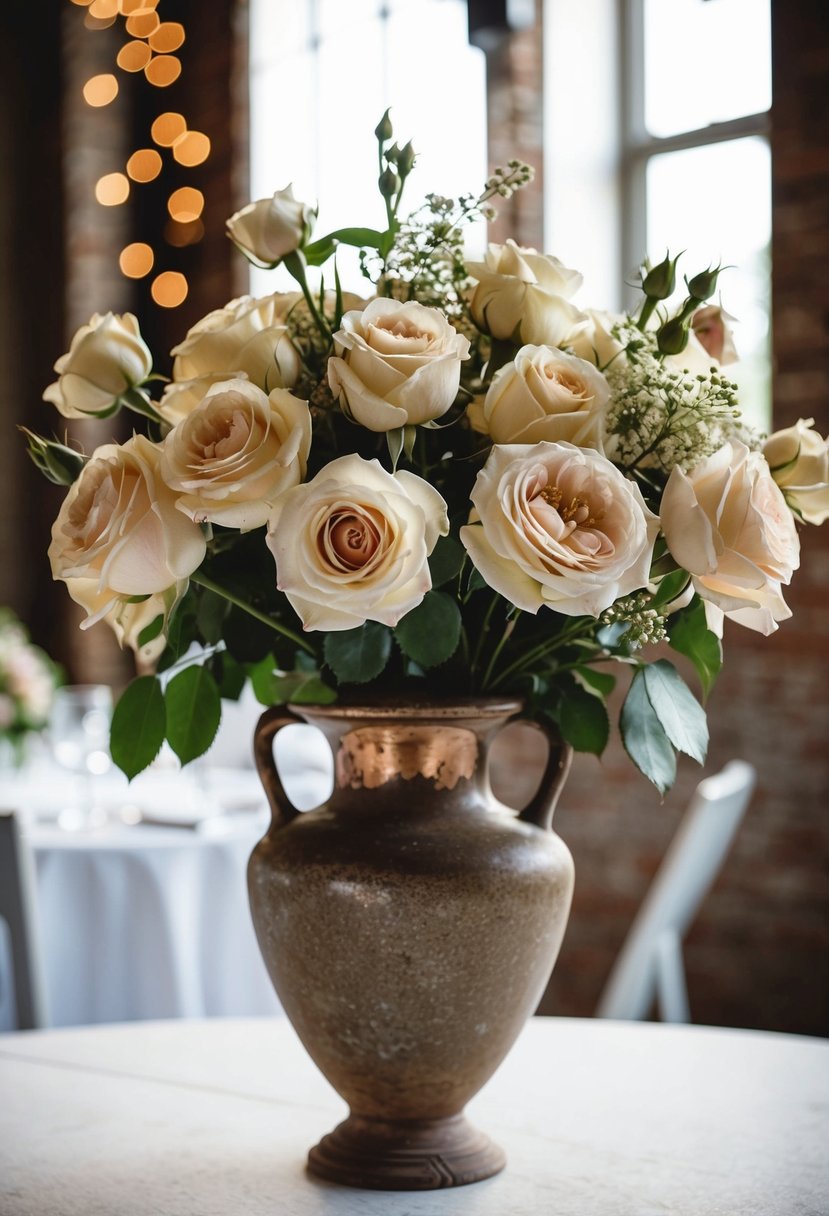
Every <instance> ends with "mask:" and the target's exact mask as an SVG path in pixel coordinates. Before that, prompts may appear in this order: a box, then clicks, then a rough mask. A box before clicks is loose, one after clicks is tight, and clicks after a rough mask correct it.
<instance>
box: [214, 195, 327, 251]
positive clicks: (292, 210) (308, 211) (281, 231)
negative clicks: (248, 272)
mask: <svg viewBox="0 0 829 1216" xmlns="http://www.w3.org/2000/svg"><path fill="white" fill-rule="evenodd" d="M316 218H317V209H316V208H315V207H311V206H309V204H308V203H303V202H300V201H299V199H295V198H294V188H293V184H291V185H289V186H286V187H285V189H284V190H277V192H276V194H274V196H273V198H260V199H259V200H258V201H257V202H255V203H248V205H247V206H246V207H243V208H242V210H241V211H237V212H236V214H235V215H232V216H231V217H230V219H229V220H228V221H227V230H228V232H229V234H230V237H231V240H233V241H235V242H236V244H237V245H239V246H240V247H241V248H242V249H243V250H244V252H245V253H248V254H250V255H251V256H252V257H254V258H257V259H258V260H259V261H260V262H264V263H265V264H266V265H268V266H275V265H276V264H277V262H280V261H281V260H282V258H284V257H285V255H286V254H288V253H293V252H294V250H295V249H300V248H301V247H302V246H303V245H304V244H305V242H306V241H307V240H308V237H309V236H310V235H311V229H312V228H313V226H314V220H315V219H316Z"/></svg>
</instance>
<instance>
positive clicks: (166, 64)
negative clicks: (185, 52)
mask: <svg viewBox="0 0 829 1216" xmlns="http://www.w3.org/2000/svg"><path fill="white" fill-rule="evenodd" d="M144 75H145V76H146V77H147V80H149V82H150V84H154V85H155V87H156V88H157V89H166V88H167V86H168V85H171V84H172V83H173V81H174V80H178V78H179V76H180V75H181V60H180V59H177V58H176V56H175V55H156V56H155V57H154V58H153V59H151V60H150V62H149V63H148V64H147V66H146V67H145V68H144Z"/></svg>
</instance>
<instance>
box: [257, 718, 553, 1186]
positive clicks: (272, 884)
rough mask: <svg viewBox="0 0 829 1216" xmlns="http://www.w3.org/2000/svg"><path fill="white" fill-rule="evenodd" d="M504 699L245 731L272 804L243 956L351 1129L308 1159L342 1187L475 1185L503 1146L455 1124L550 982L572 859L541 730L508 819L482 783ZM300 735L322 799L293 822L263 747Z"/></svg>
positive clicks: (269, 721) (492, 1168)
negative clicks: (321, 781)
mask: <svg viewBox="0 0 829 1216" xmlns="http://www.w3.org/2000/svg"><path fill="white" fill-rule="evenodd" d="M520 708H521V707H520V704H519V703H517V702H513V701H494V700H490V701H486V700H481V701H475V702H469V703H466V704H456V705H435V706H425V705H418V706H413V707H409V708H407V707H405V706H375V707H365V708H360V707H352V706H349V707H343V706H331V707H313V708H312V707H305V706H303V707H293V708H276V709H272V710H268V711H267V712H266V713H265V714H263V716H262V718H261V720H260V722H259V725H258V727H257V731H256V739H255V750H256V758H257V765H258V767H259V771H260V775H261V776H262V779H263V783H264V785H265V789H266V792H267V793H268V798H269V801H270V803H271V808H272V811H273V822H272V826H271V828H270V830H269V831H268V833H267V835H266V836H265V837H264V839H263V840H262V841H260V843H259V844H258V845H257V846H256V848H255V849H254V851H253V854H252V856H251V859H250V865H249V869H248V883H249V890H250V900H251V909H252V913H253V921H254V925H255V927H256V933H257V936H258V939H259V945H260V947H261V950H262V954H263V956H264V959H265V962H266V964H267V967H268V970H269V972H270V975H271V979H272V980H273V983H274V986H275V988H276V990H277V993H278V994H279V998H280V1000H281V1001H282V1004H283V1005H284V1007H285V1010H286V1012H287V1014H288V1017H289V1018H290V1019H291V1021H292V1023H293V1025H294V1027H295V1029H296V1031H297V1033H298V1034H299V1037H300V1038H301V1040H302V1042H303V1043H304V1045H305V1047H306V1048H307V1050H308V1052H309V1054H310V1055H311V1057H312V1058H313V1059H314V1061H315V1062H316V1064H317V1065H318V1066H319V1068H320V1069H321V1070H322V1072H323V1073H324V1074H325V1076H326V1077H327V1078H328V1079H329V1081H330V1082H331V1083H332V1085H333V1086H334V1087H335V1088H336V1089H337V1090H338V1092H339V1093H340V1094H341V1095H342V1097H343V1098H344V1099H345V1100H346V1102H347V1103H348V1105H349V1107H350V1108H351V1116H350V1118H349V1119H348V1120H346V1122H345V1123H343V1124H341V1125H340V1127H339V1128H337V1129H336V1130H335V1131H334V1132H333V1133H332V1134H331V1135H329V1136H326V1137H324V1139H323V1141H322V1142H321V1143H320V1145H318V1146H317V1147H316V1148H315V1149H312V1150H311V1154H310V1158H309V1168H310V1169H311V1171H312V1172H314V1173H316V1174H318V1175H320V1176H322V1177H325V1178H328V1179H331V1180H334V1181H339V1182H344V1183H347V1184H350V1185H354V1186H368V1187H379V1188H387V1189H429V1188H432V1187H440V1186H454V1185H459V1184H463V1183H467V1182H473V1181H477V1180H478V1179H480V1178H485V1177H489V1176H490V1175H491V1174H493V1173H496V1172H497V1171H498V1170H499V1169H501V1168H502V1167H503V1164H504V1158H503V1154H502V1153H501V1151H500V1149H498V1148H497V1147H496V1146H495V1145H493V1144H492V1143H491V1142H490V1141H488V1140H487V1139H486V1137H484V1136H482V1135H481V1134H480V1133H478V1132H476V1131H475V1130H474V1129H472V1128H471V1127H470V1126H469V1124H468V1123H467V1122H466V1120H465V1119H464V1118H463V1115H462V1112H463V1108H464V1106H465V1104H466V1102H468V1100H469V1099H470V1098H471V1097H472V1096H473V1095H474V1094H475V1093H476V1092H477V1091H478V1089H480V1087H481V1086H482V1085H483V1084H484V1082H485V1081H486V1080H487V1079H488V1078H489V1077H490V1076H491V1075H492V1073H493V1072H494V1071H495V1069H496V1068H497V1067H498V1065H499V1063H500V1062H501V1060H502V1059H503V1058H504V1056H505V1055H506V1053H507V1052H508V1050H509V1048H510V1047H511V1045H512V1043H513V1042H514V1040H515V1038H516V1036H517V1035H518V1032H519V1031H520V1029H521V1027H522V1026H523V1024H524V1021H525V1020H526V1018H527V1017H528V1016H529V1015H530V1014H531V1013H532V1012H533V1010H534V1008H535V1007H536V1005H537V1003H538V1000H539V999H540V997H541V994H542V992H543V990H544V987H545V985H546V983H547V980H548V978H549V975H550V972H551V970H552V967H553V964H554V962H555V959H556V956H557V954H558V950H559V947H560V945H561V939H562V936H563V934H564V928H565V925H566V921H567V916H568V913H569V909H570V900H571V896H572V888H573V863H572V859H571V857H570V854H569V852H568V850H567V848H566V846H565V845H564V844H563V843H562V841H561V840H559V838H558V837H557V836H556V835H555V834H554V833H553V832H552V830H551V827H550V823H551V818H552V812H553V808H554V805H555V802H556V799H557V797H558V794H559V791H560V788H561V785H562V784H563V781H564V778H565V776H566V771H567V768H568V765H569V760H570V755H569V749H568V748H567V747H566V745H564V744H562V742H561V740H560V739H559V738H557V737H556V736H555V735H553V734H549V743H550V756H549V761H548V764H547V768H546V771H545V774H544V777H543V779H542V782H541V787H540V789H539V791H538V794H537V795H536V796H535V798H534V799H533V800H532V802H531V803H530V804H529V805H528V806H527V807H526V808H525V809H524V810H523V811H522V812H521V814H520V815H516V813H515V812H514V811H512V810H510V809H508V808H506V807H504V806H502V805H501V804H500V803H498V802H497V801H496V800H495V799H494V797H493V795H492V793H491V791H490V788H489V782H488V775H487V750H488V745H489V743H490V741H491V740H492V739H493V738H494V737H495V735H496V734H497V733H498V732H499V731H500V730H501V729H502V727H503V726H504V725H505V723H506V722H507V721H509V720H510V719H513V718H515V717H516V716H518V715H519V714H520ZM296 721H305V722H309V723H311V724H312V725H314V726H317V727H318V728H319V729H320V730H321V731H322V732H323V733H324V734H325V736H326V738H327V739H328V742H329V744H330V745H331V748H332V750H333V753H334V762H335V788H334V792H333V794H332V797H331V799H330V800H329V802H328V803H327V804H325V805H324V806H322V807H319V808H317V809H316V810H314V811H310V812H307V813H304V814H299V813H297V812H296V810H295V809H294V807H293V806H292V805H291V804H290V802H289V801H288V799H287V798H286V796H285V793H284V790H283V788H282V785H281V782H280V780H279V776H278V774H277V772H276V769H275V766H274V761H273V750H272V743H273V737H274V735H275V734H276V733H277V731H278V730H280V729H281V728H282V727H283V726H285V725H287V724H288V723H290V722H296Z"/></svg>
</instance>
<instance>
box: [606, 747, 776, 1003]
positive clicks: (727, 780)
mask: <svg viewBox="0 0 829 1216" xmlns="http://www.w3.org/2000/svg"><path fill="white" fill-rule="evenodd" d="M755 779H756V775H755V772H754V769H753V768H752V766H751V765H750V764H746V763H745V761H743V760H732V761H731V762H730V763H729V764H727V765H726V766H725V768H724V769H723V770H722V772H720V773H716V774H715V775H714V776H712V777H706V778H705V779H704V780H702V781H701V782H700V783H699V785H698V786H697V788H696V790H695V792H694V795H693V797H692V799H691V803H690V805H689V807H688V810H687V811H686V813H685V815H684V816H683V819H682V822H681V823H680V825H679V828H678V829H677V831H676V834H675V835H674V838H673V840H672V841H671V844H670V846H669V848H668V851H667V853H666V855H665V858H664V860H663V862H662V865H661V866H660V868H659V870H658V872H657V874H656V877H655V878H654V880H653V883H652V884H651V887H650V889H649V891H648V893H647V895H646V897H645V899H644V901H643V903H642V907H641V908H640V910H639V912H638V914H637V916H636V918H635V920H634V922H633V925H632V926H631V928H630V931H629V932H628V936H627V938H626V940H625V943H624V945H623V947H622V950H621V951H620V953H619V957H618V959H617V961H616V963H615V965H614V967H613V970H612V971H611V973H610V977H609V978H608V981H607V983H606V985H605V988H604V991H603V992H602V996H601V999H600V1001H599V1005H598V1008H597V1010H596V1016H597V1017H602V1018H619V1019H623V1020H627V1021H640V1020H642V1019H643V1018H646V1017H647V1016H648V1013H649V1011H650V1009H651V1006H652V1005H653V1002H654V998H655V997H656V999H657V1006H658V1009H659V1013H660V1016H661V1017H662V1020H663V1021H666V1022H687V1021H689V1009H688V996H687V990H686V987H685V971H684V966H683V961H682V939H683V938H684V936H685V934H686V933H687V931H688V928H689V926H690V925H691V922H692V921H693V919H694V917H695V916H696V913H697V911H698V909H699V907H700V904H701V903H702V901H703V899H704V898H705V896H706V894H707V893H708V890H709V888H710V887H711V884H712V883H713V881H714V879H715V877H716V875H717V873H718V872H719V870H720V867H721V866H722V863H723V861H724V860H725V856H726V853H727V852H728V849H729V847H730V845H731V842H732V840H733V839H734V836H735V833H736V831H737V828H738V827H739V824H740V821H741V820H742V817H743V814H744V812H745V809H746V807H747V805H748V802H749V799H750V798H751V794H752V791H753V789H754V784H755Z"/></svg>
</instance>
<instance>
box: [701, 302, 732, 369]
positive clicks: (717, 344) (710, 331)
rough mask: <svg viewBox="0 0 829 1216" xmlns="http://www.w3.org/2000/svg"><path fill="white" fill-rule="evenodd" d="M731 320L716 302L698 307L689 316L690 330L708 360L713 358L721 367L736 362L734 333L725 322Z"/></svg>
mask: <svg viewBox="0 0 829 1216" xmlns="http://www.w3.org/2000/svg"><path fill="white" fill-rule="evenodd" d="M733 320H734V318H733V317H731V316H729V315H728V313H727V312H725V311H724V310H723V309H722V308H720V307H719V305H717V304H706V305H705V307H704V308H698V309H697V311H696V312H695V313H694V315H693V316H692V317H691V330H692V332H693V335H694V337H695V338H696V340H697V342H699V344H700V346H701V347H702V348H703V350H704V351H705V353H706V354H707V355H708V358H709V360H711V359H713V360H714V362H715V363H718V364H719V365H720V366H721V367H727V366H728V364H729V363H736V362H737V359H738V355H737V348H736V346H735V345H734V334H733V333H732V332H731V329H730V327H729V325H728V324H727V322H728V321H733Z"/></svg>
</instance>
